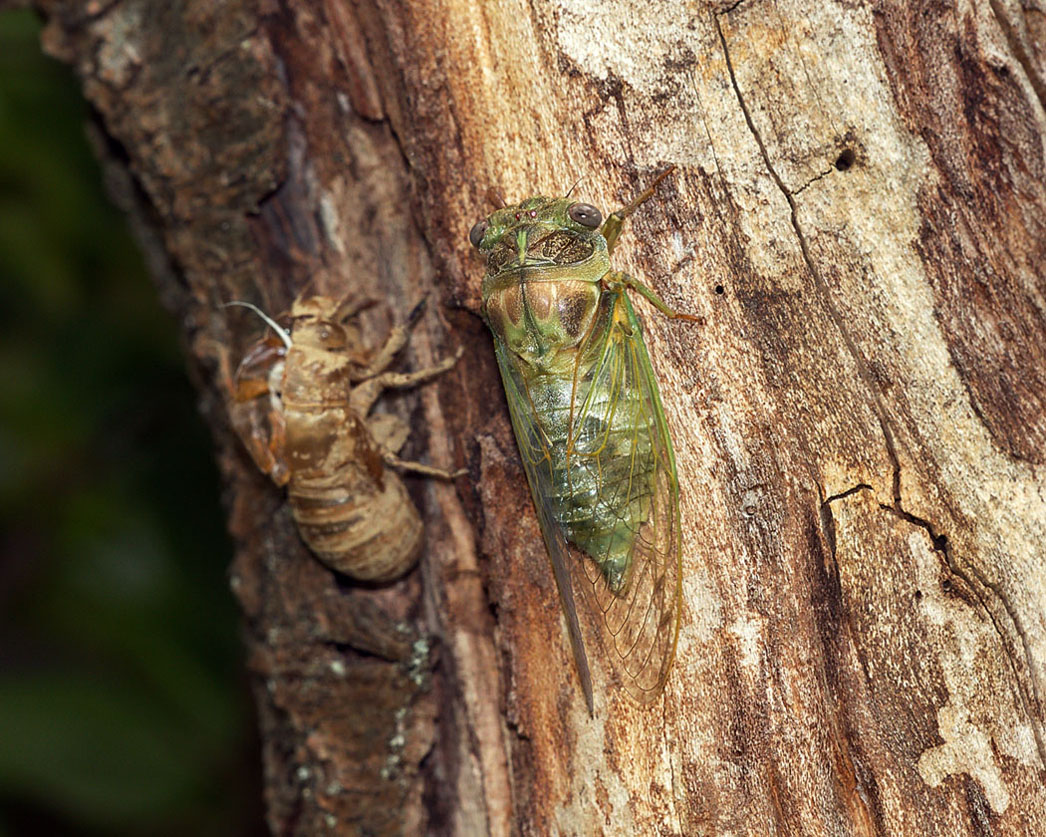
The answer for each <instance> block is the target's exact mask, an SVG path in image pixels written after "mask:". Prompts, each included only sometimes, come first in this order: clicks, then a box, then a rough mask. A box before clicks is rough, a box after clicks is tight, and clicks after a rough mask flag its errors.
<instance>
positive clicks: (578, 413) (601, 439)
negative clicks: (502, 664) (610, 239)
mask: <svg viewBox="0 0 1046 837" xmlns="http://www.w3.org/2000/svg"><path fill="white" fill-rule="evenodd" d="M592 339H593V340H595V341H598V344H597V345H593V346H590V347H586V349H585V350H584V352H585V354H586V356H587V357H588V358H595V360H594V362H591V363H585V364H583V365H581V366H579V373H578V374H579V379H578V380H576V381H575V388H574V392H575V395H574V402H575V403H574V407H573V411H572V415H571V422H570V423H571V442H570V444H569V445H568V450H569V451H570V456H571V457H572V460H573V461H572V462H571V465H570V467H569V470H570V472H571V473H573V474H575V475H579V476H578V477H575V484H584V485H592V484H594V485H595V486H596V498H595V500H594V501H593V503H592V515H593V519H594V520H595V521H596V524H597V531H598V532H601V533H605V532H608V531H609V532H611V533H612V536H607V535H601V536H600V537H599V538H594V537H593V538H590V539H589V545H588V548H587V550H586V551H588V552H589V554H590V557H591V558H592V559H594V560H588V559H585V560H582V561H576V562H573V567H574V571H575V573H578V574H579V576H581V577H583V578H584V579H585V580H587V584H586V585H585V589H586V591H587V592H586V598H589V597H591V598H593V599H594V601H595V605H596V607H598V609H599V611H600V612H601V613H602V615H603V625H604V628H605V631H604V632H603V633H604V636H603V642H604V645H605V646H606V649H605V650H606V653H607V655H608V656H609V658H610V660H611V662H612V663H613V664H614V667H615V669H616V670H617V672H618V674H619V676H620V678H621V680H622V685H623V686H624V687H625V689H626V690H627V691H628V692H629V693H630V694H631V695H632V696H633V697H635V698H636V699H637V700H639V701H640V702H643V703H648V702H650V701H653V700H654V699H656V698H657V696H658V695H659V694H660V693H661V690H662V689H663V688H664V685H665V682H666V680H667V679H668V672H669V669H670V667H671V665H672V659H673V657H674V656H675V648H676V640H677V638H678V635H679V616H680V600H681V594H682V567H681V550H680V523H679V486H678V482H677V478H676V467H675V457H674V454H673V452H672V441H671V439H670V438H669V434H668V425H667V423H666V421H665V416H664V411H663V409H662V406H661V397H660V395H659V393H658V389H657V381H656V380H655V378H654V371H653V369H652V367H651V365H650V358H649V356H648V355H647V351H646V346H645V345H644V343H643V336H642V326H641V324H640V322H639V320H638V318H637V317H636V315H635V312H634V311H633V310H632V305H631V303H630V302H629V300H628V297H627V296H626V295H625V292H624V291H623V290H622V291H621V292H619V293H615V294H613V295H612V297H611V302H610V313H609V323H608V326H607V327H606V328H605V329H603V330H601V331H594V332H593V338H592ZM581 370H584V371H581ZM581 376H583V378H582V377H581ZM608 521H609V522H608ZM622 544H626V545H625V546H622ZM628 544H630V546H628ZM579 586H581V585H580V584H579ZM588 594H591V596H589V595H588Z"/></svg>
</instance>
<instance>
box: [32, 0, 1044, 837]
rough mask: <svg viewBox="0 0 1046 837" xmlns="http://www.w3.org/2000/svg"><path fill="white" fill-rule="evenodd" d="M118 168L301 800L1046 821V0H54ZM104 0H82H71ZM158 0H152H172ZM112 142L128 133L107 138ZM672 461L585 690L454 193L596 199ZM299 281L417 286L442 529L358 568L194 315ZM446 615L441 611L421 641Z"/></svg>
mask: <svg viewBox="0 0 1046 837" xmlns="http://www.w3.org/2000/svg"><path fill="white" fill-rule="evenodd" d="M40 6H41V7H42V8H43V10H44V12H45V13H46V14H47V15H48V16H49V25H48V30H47V37H46V40H45V43H46V45H47V48H48V49H49V50H50V51H51V52H52V53H54V54H56V55H59V56H61V57H62V58H63V59H64V60H67V61H69V62H70V63H72V64H74V66H76V67H77V69H78V71H79V72H80V73H81V76H82V78H83V79H84V89H85V92H86V93H87V95H88V97H89V99H90V100H91V102H92V104H93V105H94V106H95V107H96V108H97V110H98V111H99V113H100V114H101V117H102V120H103V122H104V124H105V126H106V129H107V130H108V132H109V133H110V134H111V136H112V137H113V140H114V142H115V143H116V144H118V148H119V152H120V153H121V154H123V155H126V169H127V170H128V171H130V173H131V174H132V175H133V177H134V179H135V181H136V183H137V184H138V186H139V187H140V192H139V193H138V195H137V209H136V210H135V211H136V213H137V217H138V218H139V219H146V218H147V219H149V220H150V224H151V226H150V229H151V230H152V232H153V235H154V241H155V242H156V243H158V244H160V245H162V247H160V246H157V247H156V248H154V251H155V252H157V253H160V252H162V253H164V254H166V255H165V257H166V258H167V259H168V260H169V265H168V266H169V267H170V268H171V275H174V276H176V277H177V282H172V281H165V282H164V283H163V284H162V290H163V292H164V294H165V296H166V298H167V299H168V300H169V301H170V304H171V305H172V307H173V308H174V309H175V310H176V311H177V312H178V314H179V317H180V318H181V321H182V323H183V324H184V328H185V332H186V337H187V341H188V345H189V346H190V347H191V351H192V355H193V357H194V359H195V362H196V363H197V364H198V365H199V367H200V370H201V372H202V374H203V378H204V380H205V381H206V386H205V390H204V391H205V405H206V409H207V411H208V415H209V417H210V419H211V422H212V424H213V425H214V427H215V432H216V436H217V438H218V440H219V447H220V459H221V461H222V463H223V467H224V469H225V473H226V475H227V478H228V480H229V485H230V500H231V506H230V507H231V520H232V527H233V531H234V532H235V533H236V534H237V536H238V537H239V538H240V541H241V548H240V552H239V557H238V558H237V561H236V563H235V565H234V571H233V581H234V587H235V588H236V590H237V594H238V596H239V597H240V599H241V601H242V602H243V605H244V609H245V612H246V614H247V624H248V637H249V642H248V644H249V648H250V653H251V660H252V666H253V668H254V670H255V671H256V672H257V673H258V685H259V687H258V699H259V706H260V711H261V717H262V724H263V733H264V734H265V736H266V757H267V770H268V774H267V775H268V786H269V804H270V822H271V823H272V826H273V829H274V831H277V832H279V833H301V834H306V833H319V832H318V829H320V828H321V827H322V828H327V827H330V828H331V829H332V830H333V831H334V832H335V833H357V832H363V831H364V829H365V828H366V829H370V832H371V833H396V832H397V831H406V832H408V833H410V832H416V833H457V834H476V833H491V834H504V833H511V832H516V833H523V834H555V833H564V834H570V833H573V834H600V833H603V834H650V833H664V834H673V833H678V834H688V835H689V834H755V835H766V834H804V835H805V834H825V835H829V834H831V835H835V834H838V835H849V834H884V835H885V834H889V835H897V834H911V835H932V834H939V835H960V834H987V833H991V834H1012V835H1023V834H1035V833H1040V832H1046V790H1044V781H1043V780H1044V777H1046V738H1044V735H1046V734H1044V731H1043V721H1044V712H1046V710H1044V700H1046V672H1044V664H1046V548H1044V546H1043V544H1044V543H1046V496H1044V490H1043V489H1044V459H1046V408H1044V406H1046V349H1044V347H1046V281H1044V269H1043V264H1044V261H1046V259H1044V257H1046V234H1044V233H1046V229H1044V228H1046V165H1044V138H1046V111H1044V102H1046V95H1044V91H1046V63H1044V62H1046V58H1044V55H1046V54H1044V51H1043V46H1042V44H1043V43H1044V40H1043V39H1044V38H1046V7H1044V6H1043V5H1042V4H1041V3H1040V2H1025V3H1024V4H1017V3H1014V2H1008V0H991V2H982V3H976V4H971V3H965V4H958V3H951V4H946V3H937V4H935V3H930V2H917V3H902V2H878V3H875V2H867V3H862V2H843V0H840V1H839V2H829V3H819V4H814V3H799V2H795V0H777V2H772V3H771V2H756V1H755V0H748V1H747V2H739V3H721V4H715V3H707V4H684V3H677V2H665V3H660V4H643V3H635V2H625V0H611V2H607V3H602V4H598V5H594V4H591V3H579V2H574V0H531V2H524V1H523V0H502V1H501V2H497V3H485V4H471V3H464V2H460V0H445V2H443V3H435V2H428V0H425V2H412V3H392V2H387V1H386V0H363V1H362V2H358V3H340V2H334V0H327V2H323V3H304V2H285V3H282V4H277V3H275V2H262V3H258V4H254V5H240V4H223V5H222V7H221V10H220V11H214V10H211V4H203V3H196V2H191V1H190V0H183V2H182V3H180V4H175V5H173V6H172V4H164V3H159V2H151V0H148V1H147V0H137V2H129V0H120V2H114V3H112V4H108V5H104V6H103V5H101V4H99V5H98V6H97V8H93V10H92V11H91V13H90V14H87V15H86V16H85V15H84V14H83V12H82V8H81V5H80V4H72V3H70V4H63V3H59V2H41V3H40ZM88 8H92V7H90V6H88ZM162 9H168V11H161V10H162ZM111 151H112V149H111ZM670 163H674V164H676V165H677V166H678V171H677V173H676V174H675V175H673V177H672V178H671V179H670V180H669V181H667V182H666V184H664V186H663V187H662V189H661V190H660V192H659V199H658V200H657V201H654V202H650V203H648V204H646V205H644V207H643V208H642V210H641V211H640V212H639V213H638V214H637V215H636V216H635V217H634V218H633V219H632V221H630V222H629V226H628V227H627V228H626V232H625V236H624V237H623V239H622V244H621V246H620V247H619V249H618V252H617V253H616V254H615V258H618V259H619V262H618V264H619V266H620V267H622V268H624V269H626V270H629V271H630V272H633V273H634V274H635V275H637V276H639V277H641V278H643V279H644V280H646V281H648V282H649V283H651V284H652V285H653V286H654V287H655V288H656V289H657V290H658V291H659V292H660V293H662V294H663V295H664V297H665V298H666V299H667V300H668V301H669V302H670V303H671V304H673V305H674V306H677V307H679V308H682V309H684V310H690V311H693V312H695V313H697V314H698V315H700V317H701V319H702V322H701V324H700V325H699V326H696V327H695V326H687V325H684V324H679V323H668V322H666V321H664V320H662V319H660V318H658V317H656V316H652V315H651V312H650V311H649V309H648V307H646V306H644V305H643V304H642V303H641V304H640V307H641V308H643V310H644V312H645V315H646V322H647V333H648V344H649V346H650V348H651V353H652V355H653V356H654V358H655V364H656V365H657V367H658V370H659V373H660V379H661V382H662V393H663V396H664V399H665V402H666V411H667V413H668V416H669V421H670V424H671V427H672V429H673V433H674V438H675V441H676V449H677V450H676V453H677V458H678V462H679V476H680V484H681V487H682V495H683V497H682V517H683V523H684V528H685V530H686V537H685V544H684V569H685V582H684V597H685V611H684V624H683V630H682V634H681V638H680V643H679V651H678V658H677V662H676V667H675V670H674V673H673V676H672V679H671V680H670V682H669V685H668V688H667V690H666V693H665V696H664V698H663V700H662V701H659V702H658V703H656V704H655V705H654V706H653V707H652V708H650V709H643V708H641V707H639V706H637V705H635V704H633V703H631V702H630V700H629V699H628V698H627V697H626V696H625V695H622V694H617V693H615V692H614V691H612V690H611V691H607V690H605V689H603V690H600V689H599V688H598V684H599V683H600V682H603V681H602V679H601V677H602V674H603V673H602V670H601V668H600V666H599V665H598V661H597V665H596V672H595V673H596V681H597V695H596V713H595V718H594V719H591V718H589V717H588V714H587V712H586V710H585V707H584V701H583V698H582V695H581V692H580V689H579V687H578V683H577V678H576V675H575V673H574V671H573V669H572V663H571V658H570V653H569V650H568V647H567V644H566V638H565V634H564V628H563V624H562V620H561V618H560V616H559V613H558V610H557V608H556V604H555V591H554V588H553V584H552V581H551V578H550V575H549V572H548V569H547V565H546V560H545V557H544V552H543V546H542V544H541V540H540V535H539V532H538V528H537V523H536V520H535V518H534V515H533V512H532V511H531V509H530V499H529V496H528V493H527V488H526V484H525V480H524V478H523V474H522V471H521V469H520V467H519V462H518V459H517V455H516V452H515V447H514V443H513V440H512V436H511V429H510V427H509V423H508V419H507V412H506V410H505V408H504V405H503V402H502V396H501V395H500V390H499V383H498V380H497V373H496V369H495V367H494V363H493V357H492V353H491V352H490V349H489V342H488V337H487V335H486V333H485V331H484V327H483V325H482V323H481V322H480V320H479V318H478V317H477V316H476V314H477V311H478V303H479V278H480V274H481V272H482V266H481V265H480V264H479V263H478V262H477V261H475V259H473V258H472V256H471V254H470V251H469V246H468V243H467V232H468V230H469V228H470V227H471V225H472V223H473V222H474V221H475V220H477V218H479V217H480V216H482V215H484V214H486V213H487V212H488V211H489V207H488V205H487V204H486V201H485V193H486V190H487V188H488V186H495V187H497V188H498V189H499V190H500V191H501V192H502V193H503V194H504V195H505V196H506V197H507V198H508V199H509V200H518V199H521V198H523V197H525V196H527V195H529V194H533V193H535V192H542V193H545V194H554V193H562V192H565V191H566V190H567V189H568V188H569V187H570V185H571V184H573V183H574V182H575V181H576V180H578V178H580V183H579V185H578V187H577V192H576V194H578V195H579V196H581V197H582V198H583V199H584V200H587V201H590V202H592V203H595V204H597V205H599V206H601V207H602V208H603V209H604V210H609V209H611V208H614V207H616V206H619V205H621V204H622V203H624V202H625V201H626V200H627V199H629V198H630V197H632V195H634V194H635V193H636V192H637V191H638V189H640V188H642V186H643V185H645V184H646V183H647V182H649V181H650V180H651V179H652V177H653V176H654V174H655V173H656V172H658V171H660V170H661V169H662V168H664V167H665V166H666V165H667V164H670ZM308 283H311V284H309V287H310V288H311V289H314V290H320V291H324V292H328V293H330V294H331V295H338V294H339V293H343V292H345V291H347V290H353V291H358V292H368V293H371V294H374V295H377V296H379V297H381V298H383V299H385V300H387V301H388V310H389V311H391V312H392V313H391V314H389V313H388V312H387V311H386V310H385V309H378V310H375V311H373V312H371V314H370V315H369V316H370V319H369V320H367V324H368V329H369V331H368V334H369V336H370V337H371V338H373V339H374V340H378V339H379V338H380V336H381V335H382V333H383V330H384V328H386V327H387V325H388V323H389V322H390V321H391V320H390V317H391V318H397V319H401V318H403V317H404V316H405V315H406V313H407V311H409V310H410V308H411V307H412V306H413V304H414V303H415V302H416V301H417V300H418V299H420V298H421V297H422V296H423V295H424V294H426V293H430V294H431V295H432V297H431V304H430V309H431V311H430V313H429V314H428V315H427V316H426V319H425V320H424V321H423V323H422V324H421V325H419V327H418V329H417V333H416V335H415V339H414V341H413V343H412V347H413V348H412V358H413V359H414V360H415V361H416V362H417V363H419V364H424V363H428V362H430V361H431V360H432V359H433V358H434V357H436V356H437V355H439V354H442V353H444V352H446V351H447V350H448V349H449V347H452V346H454V345H458V344H462V345H465V346H466V347H467V349H468V352H467V354H466V357H465V359H464V360H463V362H462V364H461V365H460V366H459V368H458V369H457V370H456V371H455V372H452V373H451V374H450V375H448V376H447V377H446V379H444V380H441V381H439V382H438V384H436V385H433V386H431V387H428V388H426V389H424V390H423V391H422V392H421V393H419V394H418V395H417V396H416V397H414V396H408V397H406V398H404V399H401V400H397V401H395V403H394V405H393V407H394V409H397V410H403V411H406V410H408V409H409V410H410V415H411V418H412V419H413V424H414V426H415V430H414V439H415V445H416V452H421V453H425V454H426V455H427V457H428V458H429V459H430V460H431V461H433V462H436V463H440V464H445V463H449V462H455V461H456V462H459V463H460V462H463V463H465V464H466V465H467V466H468V467H469V469H470V476H469V478H468V480H467V481H466V482H464V483H463V482H459V483H458V484H457V486H456V487H455V486H447V485H432V484H428V483H421V482H417V483H414V486H413V487H414V493H415V496H416V497H417V498H418V499H419V500H420V501H421V502H422V503H423V511H424V512H425V517H426V521H427V526H428V550H427V554H426V555H425V557H424V559H423V566H422V569H421V570H420V571H419V572H417V573H415V574H414V575H412V576H411V577H410V578H408V579H407V580H406V581H405V582H403V583H400V584H398V585H395V586H394V587H392V588H389V589H385V590H361V589H357V588H352V587H351V586H348V585H344V584H340V583H338V581H337V580H336V579H335V578H334V577H333V576H331V575H330V574H329V573H328V572H327V571H326V570H324V569H323V568H322V567H320V565H318V564H317V563H316V562H315V561H313V560H312V559H311V558H310V557H309V555H308V553H307V552H306V551H305V550H304V549H303V548H302V547H301V545H300V544H299V543H298V541H297V537H296V535H295V533H294V529H293V526H292V524H291V523H290V519H289V516H288V515H287V513H286V509H285V508H284V507H283V504H282V500H281V497H280V494H279V492H278V491H276V490H275V489H273V488H271V487H270V486H268V485H267V484H266V483H265V481H264V479H263V478H262V477H261V476H260V475H258V474H256V473H255V472H254V471H253V469H252V466H251V463H250V462H249V461H248V460H247V459H246V457H245V456H244V455H243V453H242V451H241V450H240V448H239V446H238V443H237V441H236V440H235V438H233V437H232V436H231V435H230V433H229V431H228V430H227V428H226V427H225V424H224V420H223V417H222V416H223V410H222V406H221V405H222V400H223V396H224V394H223V393H222V392H221V388H220V382H219V381H218V379H217V377H216V374H217V366H216V358H217V356H218V355H219V354H220V350H221V349H222V347H226V348H228V349H230V350H231V351H232V352H233V353H235V351H237V350H242V348H243V346H244V345H245V344H246V342H247V341H248V340H249V339H250V338H251V337H253V336H256V335H257V333H258V331H257V325H256V323H255V322H254V321H252V320H250V319H249V318H246V317H241V316H239V315H238V314H236V315H234V314H230V312H229V311H228V310H224V309H221V308H219V307H218V306H219V305H220V304H221V303H222V302H224V301H228V300H230V299H249V300H251V301H255V302H258V303H259V304H263V305H265V306H266V307H267V308H268V309H270V310H274V311H278V310H279V309H281V308H282V307H285V306H286V305H287V304H288V303H289V302H290V300H291V299H293V297H294V296H295V295H296V294H297V293H298V292H299V291H300V290H301V289H302V288H303V287H305V286H306V285H307V284H308ZM430 649H432V650H430Z"/></svg>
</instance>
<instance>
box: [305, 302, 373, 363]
mask: <svg viewBox="0 0 1046 837" xmlns="http://www.w3.org/2000/svg"><path fill="white" fill-rule="evenodd" d="M291 322H292V324H293V325H292V327H291V328H292V334H293V337H294V345H295V346H297V347H299V348H308V349H319V350H321V351H326V352H348V353H352V352H354V351H357V350H358V349H359V344H360V336H359V331H358V330H357V329H356V327H355V326H354V325H352V324H351V323H346V322H345V321H344V317H343V315H342V312H341V310H340V308H339V305H338V303H337V302H335V301H334V300H331V299H328V298H327V297H322V296H314V297H308V298H306V299H297V300H295V301H294V304H293V305H292V306H291Z"/></svg>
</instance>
